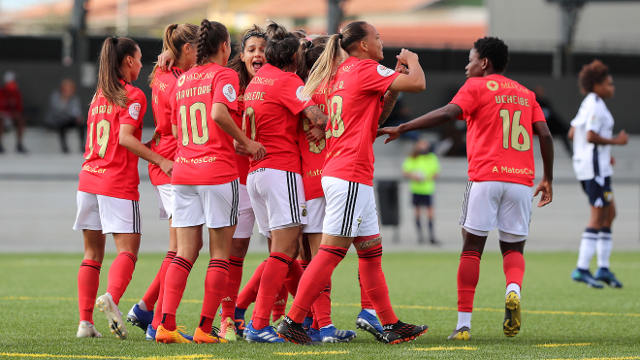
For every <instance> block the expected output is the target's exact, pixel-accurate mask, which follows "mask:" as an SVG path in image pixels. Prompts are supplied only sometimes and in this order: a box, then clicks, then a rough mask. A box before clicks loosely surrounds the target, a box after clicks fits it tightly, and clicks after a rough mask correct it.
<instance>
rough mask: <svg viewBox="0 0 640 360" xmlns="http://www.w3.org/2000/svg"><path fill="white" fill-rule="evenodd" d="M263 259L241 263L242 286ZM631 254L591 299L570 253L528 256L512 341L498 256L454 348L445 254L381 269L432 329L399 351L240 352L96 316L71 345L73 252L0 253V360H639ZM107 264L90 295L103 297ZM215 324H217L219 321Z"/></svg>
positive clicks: (144, 279) (140, 267)
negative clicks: (614, 284)
mask: <svg viewBox="0 0 640 360" xmlns="http://www.w3.org/2000/svg"><path fill="white" fill-rule="evenodd" d="M162 257H163V254H142V255H141V256H140V260H139V261H138V264H137V267H136V271H135V273H134V277H133V280H132V282H131V284H130V285H129V288H128V290H127V292H126V293H125V296H124V298H123V299H122V301H121V303H120V308H121V310H122V311H123V312H125V313H126V312H127V311H128V310H129V308H130V307H131V306H132V305H133V303H134V302H136V301H137V300H138V299H139V297H140V296H142V294H143V292H144V290H145V289H146V286H147V285H148V283H149V282H150V281H151V279H152V278H153V276H154V274H155V272H156V271H157V268H158V266H159V265H160V262H161V260H162ZM263 258H264V255H263V254H253V255H250V256H248V257H247V260H246V262H245V276H244V280H245V281H246V280H247V279H248V278H249V276H250V275H251V273H252V272H253V269H254V268H255V267H256V265H257V264H258V262H259V261H261V260H262V259H263ZM639 258H640V253H638V252H625V253H615V254H613V256H612V259H613V263H612V269H613V270H614V271H616V274H617V275H618V278H619V279H620V280H621V281H622V282H623V283H624V285H625V287H624V289H621V290H620V289H611V288H605V289H603V290H595V289H590V288H587V287H586V286H583V285H582V284H577V283H574V282H572V281H571V280H570V278H569V275H570V272H571V270H572V269H573V267H574V265H575V260H576V255H575V254H574V253H528V254H526V260H527V271H526V275H525V281H524V287H523V298H522V306H523V315H522V321H523V327H522V330H521V332H520V334H519V335H518V336H516V337H514V338H506V337H505V336H504V335H503V334H502V325H501V323H502V318H503V315H504V275H503V273H502V261H501V257H500V255H499V254H497V253H487V254H485V255H484V257H483V261H482V265H481V276H480V282H479V285H478V289H477V291H476V298H475V309H474V315H473V327H472V336H473V338H472V340H471V341H468V342H451V341H448V340H446V337H447V335H449V333H450V332H451V331H452V330H453V328H454V326H455V324H456V319H457V315H456V269H457V264H458V254H454V253H436V254H430V253H389V254H385V255H384V261H383V267H384V270H385V274H386V276H387V281H388V283H389V290H390V293H391V300H392V303H393V304H394V308H395V310H396V313H397V314H398V316H399V317H400V318H401V319H402V320H404V321H408V322H416V323H426V324H428V325H429V327H430V329H429V332H428V333H427V334H425V335H424V336H422V337H420V338H419V339H418V340H416V341H414V342H411V343H405V344H401V345H394V346H389V345H383V344H380V343H377V342H376V341H375V340H374V339H373V337H372V336H371V335H369V334H368V333H365V332H361V331H358V337H357V338H356V339H354V340H353V341H352V342H351V343H349V344H328V345H324V346H307V347H305V346H298V345H293V344H281V345H267V344H248V343H246V342H244V341H240V342H237V343H233V344H219V345H195V344H183V345H165V344H155V343H150V342H147V341H145V340H144V334H143V332H142V331H141V330H140V329H138V328H132V327H129V332H130V336H129V338H128V339H127V340H125V341H121V340H118V339H116V338H115V337H114V336H113V335H112V334H110V333H109V331H108V330H107V325H106V320H105V319H104V318H103V316H102V314H101V313H99V312H98V311H97V310H96V313H95V314H94V316H95V322H96V326H97V328H98V330H99V331H100V332H101V333H102V334H103V335H104V336H105V337H104V338H101V339H76V338H75V332H76V329H77V321H78V315H77V300H76V296H77V294H76V276H77V270H78V265H79V263H80V260H81V255H79V254H76V255H73V254H62V255H61V254H28V255H24V254H2V255H0V273H1V274H2V280H1V281H0V309H1V311H0V314H1V316H0V325H1V326H0V360H3V359H32V358H38V359H42V358H52V359H54V358H55V359H136V360H142V359H256V358H260V359H290V358H295V359H304V358H309V359H326V358H332V359H333V358H335V359H353V358H362V359H406V358H456V359H467V358H474V359H475V358H477V359H506V358H519V359H585V358H601V359H640V331H639V328H640V326H639V323H640V300H639V299H640V289H639V284H640V283H639V282H638V280H637V279H636V278H635V276H636V275H637V274H638V273H640V261H638V259H639ZM112 259H113V257H112V256H110V257H107V259H105V266H104V268H103V271H102V276H101V284H100V290H99V294H101V293H103V292H104V291H105V287H106V279H107V271H108V265H109V264H110V263H111V261H112ZM205 259H206V256H202V257H201V259H200V260H199V261H198V262H197V263H196V265H195V266H194V270H193V272H192V274H191V276H190V282H189V284H188V285H187V289H186V291H185V294H184V300H183V302H182V304H181V306H180V309H179V314H178V323H179V324H184V325H186V326H187V327H188V329H189V330H190V331H193V329H194V327H195V326H196V325H197V321H198V315H199V313H200V306H201V299H202V294H203V289H202V286H203V283H204V270H205V268H206V265H207V261H205ZM356 270H357V258H356V257H355V256H354V254H353V252H351V253H350V254H349V255H348V256H347V258H346V259H345V260H344V261H343V263H342V264H341V265H340V266H339V267H338V269H337V270H336V272H335V273H334V276H333V292H332V297H333V302H334V307H333V319H334V323H335V324H336V326H337V327H338V328H343V329H354V328H355V324H354V321H355V316H356V314H357V313H358V311H359V296H360V291H359V288H358V284H357V281H356ZM218 321H219V319H216V322H218Z"/></svg>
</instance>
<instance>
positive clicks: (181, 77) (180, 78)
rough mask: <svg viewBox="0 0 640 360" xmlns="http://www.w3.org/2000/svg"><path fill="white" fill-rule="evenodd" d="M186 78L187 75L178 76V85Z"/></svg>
mask: <svg viewBox="0 0 640 360" xmlns="http://www.w3.org/2000/svg"><path fill="white" fill-rule="evenodd" d="M186 79H187V77H186V76H185V75H182V76H180V77H179V78H178V86H182V84H184V81H185V80H186Z"/></svg>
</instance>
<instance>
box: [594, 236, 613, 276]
mask: <svg viewBox="0 0 640 360" xmlns="http://www.w3.org/2000/svg"><path fill="white" fill-rule="evenodd" d="M612 247H613V241H611V232H608V231H607V232H605V231H600V232H599V233H598V242H597V245H596V250H597V253H598V267H599V268H609V258H610V257H611V248H612Z"/></svg>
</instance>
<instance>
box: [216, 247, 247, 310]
mask: <svg viewBox="0 0 640 360" xmlns="http://www.w3.org/2000/svg"><path fill="white" fill-rule="evenodd" d="M243 263H244V258H240V257H235V256H231V257H230V258H229V277H228V278H227V290H226V291H225V293H224V297H223V298H222V301H221V304H220V305H221V306H222V319H223V320H224V319H226V318H228V317H230V318H232V319H234V315H235V310H236V300H237V299H238V290H239V289H240V283H241V282H242V265H243Z"/></svg>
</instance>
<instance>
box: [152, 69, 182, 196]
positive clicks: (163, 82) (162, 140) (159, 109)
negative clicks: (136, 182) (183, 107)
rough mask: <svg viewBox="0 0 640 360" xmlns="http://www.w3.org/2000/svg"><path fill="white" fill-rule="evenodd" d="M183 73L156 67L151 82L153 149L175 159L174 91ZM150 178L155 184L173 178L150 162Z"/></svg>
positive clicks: (161, 183)
mask: <svg viewBox="0 0 640 360" xmlns="http://www.w3.org/2000/svg"><path fill="white" fill-rule="evenodd" d="M180 75H182V70H181V69H180V68H177V67H174V68H171V70H169V71H162V70H160V68H158V69H156V73H155V76H154V78H153V82H152V83H151V110H153V120H154V122H155V124H156V131H155V134H154V138H153V139H152V140H151V150H153V151H155V152H156V153H158V154H160V155H162V156H163V157H165V158H167V159H169V160H173V159H174V158H175V156H176V149H177V147H178V144H177V142H176V138H175V137H173V133H172V132H171V119H172V118H173V117H174V116H176V115H175V113H176V111H175V101H172V100H174V99H175V97H174V91H175V87H176V80H177V79H178V77H179V76H180ZM149 179H150V180H151V183H152V184H153V185H156V186H158V185H164V184H169V183H171V178H170V177H169V176H167V174H165V173H164V171H162V169H160V166H158V165H155V164H152V163H149Z"/></svg>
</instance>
